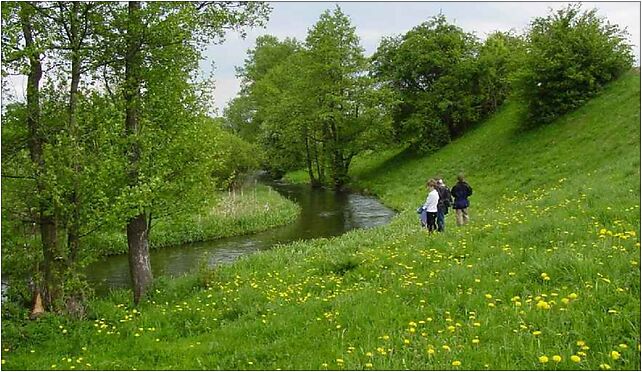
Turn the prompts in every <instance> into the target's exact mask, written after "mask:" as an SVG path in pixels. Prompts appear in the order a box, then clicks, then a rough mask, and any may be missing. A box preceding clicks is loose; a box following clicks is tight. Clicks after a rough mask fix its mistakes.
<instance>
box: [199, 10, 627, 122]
mask: <svg viewBox="0 0 642 372" xmlns="http://www.w3.org/2000/svg"><path fill="white" fill-rule="evenodd" d="M581 3H582V4H583V5H582V8H583V9H586V10H588V9H591V8H597V9H598V14H599V15H600V16H603V17H605V18H606V19H607V20H609V22H611V23H615V24H618V25H620V26H621V27H626V28H627V30H628V32H629V33H630V42H631V43H632V44H634V53H635V56H636V65H639V61H640V3H639V2H581ZM335 4H338V5H339V6H340V7H341V9H342V11H343V12H344V13H345V14H346V15H348V16H349V17H350V20H351V21H352V24H353V25H354V26H355V27H356V32H357V34H358V35H359V37H360V39H361V45H362V46H363V48H364V49H365V52H366V55H371V54H372V53H373V52H374V51H375V50H376V48H377V45H378V44H379V41H380V40H381V38H382V37H383V36H392V35H398V34H403V33H405V32H407V31H408V30H410V29H411V28H413V27H415V26H417V25H418V24H420V23H422V22H424V21H427V20H428V19H429V18H430V17H432V16H435V15H437V14H439V12H442V13H443V14H444V15H445V16H446V18H447V20H448V21H449V22H451V23H454V24H455V25H457V26H459V27H461V28H462V29H463V30H464V31H466V32H474V33H475V34H476V35H477V37H479V38H480V39H482V40H483V39H484V38H485V37H486V35H488V34H489V33H491V32H493V31H508V30H511V29H513V30H515V31H517V32H519V33H522V32H523V31H524V30H525V29H526V28H527V27H528V25H529V23H530V21H531V20H532V19H534V18H535V17H539V16H546V15H547V14H548V11H549V9H551V8H552V9H555V10H557V9H560V8H562V7H565V6H567V5H568V4H569V2H476V1H473V2H395V1H389V2H270V6H271V7H272V12H271V13H270V20H269V22H268V23H267V26H266V27H265V28H256V29H250V30H248V33H247V37H246V38H245V40H243V39H241V38H240V37H239V36H238V34H234V33H229V34H228V36H227V38H226V41H225V42H224V43H223V44H222V45H212V46H210V47H208V48H207V50H206V53H205V55H206V59H205V60H204V61H202V62H201V70H202V71H203V73H204V74H205V75H208V74H209V73H210V72H211V71H212V62H213V63H214V65H215V69H214V78H215V79H216V90H215V102H214V106H215V107H217V108H218V113H219V115H220V114H222V113H223V108H224V107H225V106H226V105H227V103H228V102H229V101H230V100H231V99H232V98H234V97H235V96H236V94H237V93H238V91H239V80H238V79H237V78H236V76H235V74H236V73H235V70H234V67H235V66H242V65H243V61H244V60H245V58H246V57H247V50H248V49H251V48H253V47H254V42H255V40H256V37H257V36H260V35H265V34H270V35H274V36H276V37H278V38H279V39H280V40H283V39H284V38H285V37H294V38H296V39H297V40H300V41H304V40H305V37H306V35H307V32H308V29H310V28H311V27H312V26H313V25H314V24H315V23H316V22H317V21H318V20H319V16H320V15H321V13H322V12H323V11H324V10H326V9H333V8H334V7H335Z"/></svg>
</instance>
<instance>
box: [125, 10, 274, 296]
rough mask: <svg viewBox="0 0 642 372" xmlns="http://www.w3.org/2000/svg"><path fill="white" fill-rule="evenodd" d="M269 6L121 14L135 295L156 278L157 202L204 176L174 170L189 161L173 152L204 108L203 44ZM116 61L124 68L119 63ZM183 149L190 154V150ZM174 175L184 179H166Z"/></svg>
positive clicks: (253, 20) (255, 19) (257, 20)
mask: <svg viewBox="0 0 642 372" xmlns="http://www.w3.org/2000/svg"><path fill="white" fill-rule="evenodd" d="M268 9H269V8H267V7H266V6H265V5H264V4H262V3H247V4H234V3H214V2H202V3H160V2H159V3H155V2H151V3H146V4H145V6H142V4H141V3H139V2H135V1H132V2H130V3H129V6H128V11H127V13H126V14H123V15H122V16H121V17H120V19H121V20H122V21H123V22H122V30H124V31H125V32H124V34H125V39H124V43H120V45H123V46H124V48H121V49H120V50H118V52H119V53H121V56H122V59H123V60H124V61H125V68H124V75H121V76H122V78H121V79H120V81H121V83H122V84H123V103H124V106H125V115H126V120H125V128H126V133H127V138H128V141H129V149H128V159H129V166H128V171H127V175H128V178H129V185H128V188H127V189H126V194H125V195H126V197H124V199H125V200H128V201H130V203H129V206H130V208H129V211H130V212H129V213H128V219H127V238H128V239H127V240H128V245H129V263H130V272H131V274H132V285H133V292H134V302H136V303H138V302H139V301H140V299H141V297H142V296H143V294H144V293H145V291H146V289H147V288H148V286H149V285H150V283H151V280H152V273H151V266H150V262H149V244H148V236H149V230H150V227H151V219H152V213H153V212H152V210H154V209H158V208H159V207H160V208H161V209H163V208H165V207H168V206H169V205H171V203H168V201H170V200H172V199H173V198H171V197H168V195H170V194H171V195H173V196H174V198H178V197H179V196H180V197H182V198H184V197H185V196H187V195H189V194H186V193H185V191H186V190H192V189H193V187H194V186H195V185H196V184H197V183H198V182H197V180H198V177H197V176H189V177H187V178H183V179H181V178H179V176H180V175H182V174H183V173H181V172H178V174H172V170H175V171H183V172H184V171H186V170H187V169H189V167H185V166H182V165H181V164H180V163H178V162H177V160H179V159H181V157H177V156H174V155H176V154H177V152H176V151H173V150H176V149H177V148H178V149H180V148H181V147H182V146H181V144H182V143H183V142H181V141H180V139H181V138H182V137H181V136H179V135H176V134H177V133H184V132H183V130H184V128H186V127H187V128H189V127H190V125H189V123H190V122H192V121H194V120H195V117H198V116H199V115H203V114H204V112H203V110H202V105H201V106H199V100H198V96H199V94H198V93H197V92H196V90H195V89H193V86H192V85H191V84H190V83H189V81H190V80H189V78H190V76H191V74H192V73H193V71H195V69H196V68H197V67H198V66H197V62H198V60H199V59H200V57H201V55H200V48H199V46H201V45H202V44H203V42H205V41H207V40H210V39H217V38H219V39H221V38H222V37H223V36H224V31H225V29H226V28H229V27H235V28H237V27H243V26H249V25H254V24H261V23H262V22H263V20H264V18H265V16H266V13H267V10H268ZM118 35H119V34H117V35H116V36H114V38H115V39H116V40H118ZM115 68H116V70H115V73H114V75H115V76H118V75H119V74H118V72H120V71H118V69H117V68H118V65H117V64H116V65H115ZM143 87H144V88H145V89H144V90H143ZM168 136H172V137H168ZM167 138H175V139H176V141H175V142H176V143H177V145H175V146H173V145H172V144H173V142H174V141H171V142H170V143H169V144H168V143H167ZM186 148H193V146H192V147H189V146H187V147H185V148H183V149H186ZM178 154H183V155H184V156H189V154H190V152H188V151H182V152H178ZM163 155H165V156H163ZM193 158H194V159H196V158H198V157H193ZM159 159H160V161H159ZM183 159H187V158H183ZM163 160H165V161H166V162H163ZM158 164H161V165H160V166H158ZM196 174H203V173H196ZM168 176H171V178H170V179H171V180H177V181H179V183H182V185H181V186H180V187H164V186H163V185H165V182H164V181H166V179H167V177H168ZM170 184H171V183H170ZM190 186H191V187H190ZM170 191H177V193H171V192H170ZM183 200H184V199H183Z"/></svg>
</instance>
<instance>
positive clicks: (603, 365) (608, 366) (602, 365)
mask: <svg viewBox="0 0 642 372" xmlns="http://www.w3.org/2000/svg"><path fill="white" fill-rule="evenodd" d="M600 368H601V369H611V366H610V365H608V364H606V363H602V364H600Z"/></svg>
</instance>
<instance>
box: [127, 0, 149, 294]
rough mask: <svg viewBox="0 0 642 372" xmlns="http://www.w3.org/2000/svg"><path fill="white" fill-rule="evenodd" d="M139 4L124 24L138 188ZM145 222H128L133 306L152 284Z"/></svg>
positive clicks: (132, 179)
mask: <svg viewBox="0 0 642 372" xmlns="http://www.w3.org/2000/svg"><path fill="white" fill-rule="evenodd" d="M140 8H141V5H140V2H138V1H130V2H129V20H128V24H127V55H126V57H125V95H124V96H125V127H126V131H127V135H128V137H129V138H130V140H131V141H130V142H131V146H130V148H129V153H128V158H129V171H128V177H129V184H130V186H132V187H136V186H137V184H138V173H139V170H138V168H139V162H140V144H139V138H138V137H139V135H140V110H139V107H140V86H141V76H140V75H141V68H142V63H143V58H142V55H141V52H140V45H141V36H140V35H141V33H142V28H143V23H142V21H141V16H140ZM147 238H148V230H147V218H146V215H145V213H144V212H141V213H139V214H138V215H137V216H135V217H133V218H131V219H130V220H129V221H128V222H127V246H128V248H129V270H130V273H131V278H132V286H133V288H132V289H133V292H134V303H136V304H138V303H139V301H140V299H141V298H142V296H143V295H144V294H145V291H146V290H147V288H148V287H149V285H150V284H151V282H152V279H153V277H152V270H151V265H150V262H149V244H148V241H147Z"/></svg>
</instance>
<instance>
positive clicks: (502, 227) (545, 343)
mask: <svg viewBox="0 0 642 372" xmlns="http://www.w3.org/2000/svg"><path fill="white" fill-rule="evenodd" d="M639 87H640V78H639V76H638V75H633V74H630V75H627V76H626V77H624V78H623V79H621V80H619V81H617V82H615V83H614V84H612V85H611V86H609V87H608V88H607V89H606V91H605V92H604V93H603V94H601V95H600V96H598V97H597V98H595V99H594V100H592V101H590V102H588V103H587V105H585V106H584V107H582V108H581V109H579V110H578V111H577V112H575V113H572V114H571V115H568V116H567V117H565V118H563V119H561V120H559V121H557V122H556V123H553V124H552V125H550V126H547V127H545V128H541V129H539V130H535V131H531V132H526V133H519V132H518V131H517V129H516V128H517V124H518V123H517V120H518V119H517V118H518V113H519V112H518V111H519V105H517V104H514V103H513V104H508V105H506V106H505V107H504V109H503V110H502V112H500V113H499V114H498V115H496V116H495V117H494V118H492V119H491V120H489V121H488V122H486V123H484V124H483V125H482V126H480V127H479V128H477V129H476V130H474V131H472V132H471V133H469V134H468V135H466V136H465V137H463V138H461V139H459V140H457V141H455V142H454V143H452V144H451V145H449V146H448V147H446V148H445V149H443V150H442V151H439V152H438V153H436V154H434V155H432V156H428V157H425V158H417V159H412V158H409V157H408V156H406V155H404V154H403V153H395V152H394V151H391V152H388V153H384V154H379V155H371V156H370V157H364V158H361V159H357V160H356V163H355V165H354V166H355V168H354V174H353V176H354V178H355V182H356V183H357V184H358V185H359V186H360V187H364V188H368V189H369V190H371V191H373V192H375V193H376V194H378V195H379V196H380V197H381V198H382V199H383V200H384V202H386V203H388V204H389V205H391V206H393V207H395V208H396V209H398V210H399V211H401V213H400V215H399V216H398V217H397V218H396V219H395V220H394V221H393V222H392V223H391V224H390V225H388V226H384V227H380V228H376V229H372V230H365V231H364V230H362V231H353V232H350V233H348V234H346V235H344V236H341V237H338V238H333V239H319V240H315V241H312V242H300V243H295V244H292V245H288V246H283V247H280V248H277V249H274V250H272V251H269V252H262V253H259V254H256V255H252V256H249V257H246V258H243V259H242V260H240V261H239V262H237V263H236V264H234V265H231V266H229V267H224V268H220V269H218V270H217V271H216V272H214V273H210V274H207V273H204V274H202V275H201V276H199V277H193V278H185V279H183V280H179V281H175V282H171V283H169V284H168V287H164V288H158V290H155V291H154V292H153V297H152V298H151V299H150V302H148V303H145V304H142V305H141V306H140V307H138V308H137V309H136V311H135V312H134V309H132V308H131V307H129V305H121V304H120V303H119V302H122V303H124V304H127V303H128V302H127V301H128V300H129V297H128V295H127V294H126V293H117V294H115V295H114V297H113V298H112V299H111V300H103V301H97V302H94V303H93V304H92V307H91V309H92V310H91V311H92V312H91V314H90V317H91V319H89V320H87V321H75V322H74V321H70V320H66V319H62V318H58V317H53V316H49V317H47V318H45V319H41V320H40V321H39V322H37V323H30V324H28V325H27V326H22V325H21V322H14V321H9V322H7V321H6V320H5V321H4V322H3V328H2V333H3V349H5V348H6V349H8V350H9V351H6V350H5V351H4V352H3V353H2V359H3V360H4V361H3V364H4V365H3V367H4V368H3V369H50V368H52V369H69V368H70V366H71V365H73V366H75V368H77V369H80V368H96V369H130V368H137V369H277V368H281V369H349V370H354V369H416V370H422V369H468V370H470V369H472V370H475V369H518V370H532V369H546V370H551V369H591V370H594V369H599V368H601V367H602V368H606V366H605V364H608V365H609V366H610V367H611V368H613V369H631V370H634V369H637V370H639V368H640V346H639V345H640V332H639V329H640V244H639V234H640V231H639V225H640V206H639V201H640V126H639V125H640V105H639V103H640V89H639ZM459 171H464V172H466V174H467V175H468V179H469V181H470V183H471V185H472V186H473V188H474V190H475V193H474V195H473V197H472V198H471V202H472V206H471V211H470V212H471V224H470V225H468V226H466V227H464V228H456V227H455V226H454V216H453V215H452V214H451V215H449V216H448V222H447V223H448V231H447V232H446V233H444V234H441V235H435V236H428V235H427V234H426V233H425V232H424V231H421V230H420V229H419V228H418V226H417V225H418V221H417V215H416V213H415V212H414V209H415V208H416V206H417V205H419V204H420V203H421V202H422V200H423V199H424V197H425V195H424V193H425V191H424V188H423V183H424V181H425V179H426V178H428V177H429V176H432V175H434V174H435V173H439V174H442V175H444V177H445V178H446V180H447V181H450V182H449V183H451V184H452V182H453V177H454V175H455V174H456V173H457V172H459ZM544 273H545V275H544ZM546 278H548V279H546ZM99 331H100V332H99ZM32 350H33V352H31V351H32ZM613 352H617V354H614V353H613ZM553 355H559V356H560V357H561V358H562V360H561V362H559V363H556V362H554V361H553ZM542 356H547V358H548V359H549V360H548V362H547V363H542V362H541V361H540V359H539V358H540V357H542ZM571 356H575V357H579V362H574V361H572V359H571ZM63 357H64V358H65V359H63ZM613 357H616V359H613ZM67 358H69V359H67ZM79 358H82V359H81V360H79ZM5 361H6V362H5ZM87 363H89V364H91V366H90V367H89V366H87V365H86V364H87ZM459 363H461V364H460V365H459ZM54 364H55V365H56V366H55V367H52V365H54Z"/></svg>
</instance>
